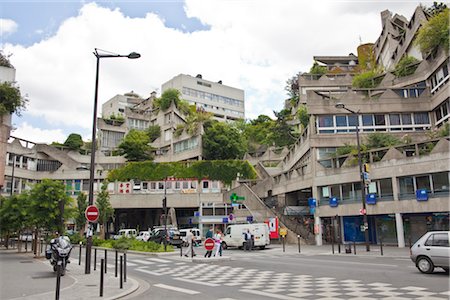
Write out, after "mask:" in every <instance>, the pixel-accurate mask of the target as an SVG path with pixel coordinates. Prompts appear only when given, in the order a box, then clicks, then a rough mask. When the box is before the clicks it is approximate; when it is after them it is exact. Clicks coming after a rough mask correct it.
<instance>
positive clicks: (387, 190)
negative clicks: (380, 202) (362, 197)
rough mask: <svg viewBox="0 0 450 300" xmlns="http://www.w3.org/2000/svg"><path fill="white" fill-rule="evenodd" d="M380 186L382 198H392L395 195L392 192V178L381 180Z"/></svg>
mask: <svg viewBox="0 0 450 300" xmlns="http://www.w3.org/2000/svg"><path fill="white" fill-rule="evenodd" d="M378 182H379V185H380V192H379V194H380V197H392V195H393V194H394V192H393V190H392V180H391V178H386V179H380V180H378Z"/></svg>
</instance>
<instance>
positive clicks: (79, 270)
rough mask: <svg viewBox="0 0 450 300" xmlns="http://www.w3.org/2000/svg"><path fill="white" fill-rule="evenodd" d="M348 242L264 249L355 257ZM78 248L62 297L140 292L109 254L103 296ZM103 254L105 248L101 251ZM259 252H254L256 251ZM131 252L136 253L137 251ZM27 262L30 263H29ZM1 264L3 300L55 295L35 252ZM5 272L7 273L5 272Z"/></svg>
mask: <svg viewBox="0 0 450 300" xmlns="http://www.w3.org/2000/svg"><path fill="white" fill-rule="evenodd" d="M345 248H346V246H345V245H341V253H338V246H337V245H335V247H334V250H335V253H334V254H333V253H332V246H331V245H324V246H314V245H301V246H300V253H299V247H298V244H297V245H295V244H294V245H293V244H290V245H285V247H284V250H283V245H280V244H272V245H270V247H268V248H267V249H265V250H264V251H263V252H264V253H266V254H269V253H270V254H271V255H275V256H278V255H280V256H282V255H283V254H294V253H298V254H299V255H335V256H354V255H355V254H354V253H355V252H354V247H353V245H351V253H345ZM78 251H79V250H78V248H77V247H75V248H74V250H73V252H72V255H71V257H72V258H71V264H69V265H68V268H67V273H66V276H64V277H62V279H61V291H60V298H61V299H69V300H70V299H118V298H121V297H124V296H126V295H129V294H132V293H133V292H136V291H138V289H139V285H142V281H138V280H136V279H134V278H131V277H129V276H128V277H127V282H124V283H123V289H120V287H119V284H120V281H119V277H115V272H114V255H113V254H108V272H107V273H106V274H105V277H104V290H103V297H100V296H99V294H100V267H99V263H100V258H101V256H102V255H99V258H98V260H97V268H96V270H95V271H94V270H93V267H92V268H91V274H84V260H82V262H81V265H78V253H79V252H78ZM100 252H101V253H103V251H100ZM196 252H197V253H198V255H197V256H196V257H194V258H193V259H192V261H193V262H202V263H204V262H211V263H213V262H217V261H221V260H234V258H238V257H239V256H242V255H246V253H245V252H244V251H242V250H231V249H230V250H226V251H224V256H223V257H212V258H204V257H203V253H204V249H203V247H198V248H197V250H196ZM256 252H258V250H257V251H255V254H256ZM129 253H130V255H134V254H137V253H136V252H134V251H130V252H129ZM146 255H147V256H153V257H158V256H159V257H164V256H166V257H171V258H175V257H179V259H182V260H191V258H186V257H184V256H183V257H180V256H179V253H177V252H172V253H160V254H146ZM356 255H357V256H378V257H381V256H382V253H381V249H380V247H379V246H375V245H371V249H370V251H369V252H367V251H366V249H365V246H364V245H356ZM383 256H384V257H402V258H409V248H408V247H406V248H398V247H383ZM26 262H27V263H26ZM0 267H1V269H2V272H1V275H0V279H1V285H0V287H1V289H0V296H1V297H0V298H1V299H26V300H31V299H33V300H44V299H51V298H54V297H55V290H56V275H55V273H54V272H53V270H52V268H51V266H50V264H49V262H48V261H47V260H45V259H43V258H34V255H33V254H32V253H30V252H28V253H17V250H6V249H1V250H0ZM5 271H6V272H5Z"/></svg>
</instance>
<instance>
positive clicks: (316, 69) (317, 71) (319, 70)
mask: <svg viewBox="0 0 450 300" xmlns="http://www.w3.org/2000/svg"><path fill="white" fill-rule="evenodd" d="M326 72H327V67H326V66H321V65H319V63H318V62H317V61H314V63H313V65H312V67H311V69H310V70H309V73H310V74H313V75H323V74H325V73H326Z"/></svg>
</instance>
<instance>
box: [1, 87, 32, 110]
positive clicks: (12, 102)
mask: <svg viewBox="0 0 450 300" xmlns="http://www.w3.org/2000/svg"><path fill="white" fill-rule="evenodd" d="M26 102H27V100H26V99H24V98H22V96H21V95H20V89H19V87H16V86H14V84H13V83H11V82H3V83H1V84H0V115H4V114H12V113H16V114H17V115H18V116H20V113H21V111H23V110H24V109H25V105H26Z"/></svg>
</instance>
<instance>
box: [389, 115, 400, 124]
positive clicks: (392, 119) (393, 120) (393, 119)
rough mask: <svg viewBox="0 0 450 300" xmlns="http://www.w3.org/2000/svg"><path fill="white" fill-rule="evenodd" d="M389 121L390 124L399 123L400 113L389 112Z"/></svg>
mask: <svg viewBox="0 0 450 300" xmlns="http://www.w3.org/2000/svg"><path fill="white" fill-rule="evenodd" d="M389 123H390V124H391V125H400V115H399V114H390V115H389Z"/></svg>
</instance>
